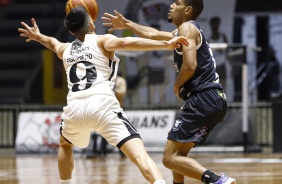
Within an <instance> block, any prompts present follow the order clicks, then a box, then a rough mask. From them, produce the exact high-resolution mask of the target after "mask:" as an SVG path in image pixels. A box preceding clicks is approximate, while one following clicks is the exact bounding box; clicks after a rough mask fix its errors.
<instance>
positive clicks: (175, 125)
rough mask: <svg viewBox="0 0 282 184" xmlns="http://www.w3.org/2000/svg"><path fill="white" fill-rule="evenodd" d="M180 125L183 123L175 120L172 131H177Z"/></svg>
mask: <svg viewBox="0 0 282 184" xmlns="http://www.w3.org/2000/svg"><path fill="white" fill-rule="evenodd" d="M182 123H183V121H182V120H181V119H177V120H176V121H175V123H174V125H173V128H172V130H173V131H177V130H178V129H179V128H180V127H181V125H182Z"/></svg>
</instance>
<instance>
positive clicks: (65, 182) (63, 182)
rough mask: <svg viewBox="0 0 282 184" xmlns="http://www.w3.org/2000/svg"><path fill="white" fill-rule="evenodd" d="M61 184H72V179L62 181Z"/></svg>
mask: <svg viewBox="0 0 282 184" xmlns="http://www.w3.org/2000/svg"><path fill="white" fill-rule="evenodd" d="M60 183H61V184H71V179H69V180H60Z"/></svg>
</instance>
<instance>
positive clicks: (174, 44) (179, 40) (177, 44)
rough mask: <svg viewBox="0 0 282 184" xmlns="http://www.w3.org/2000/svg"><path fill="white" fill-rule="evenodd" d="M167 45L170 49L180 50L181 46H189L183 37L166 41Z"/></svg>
mask: <svg viewBox="0 0 282 184" xmlns="http://www.w3.org/2000/svg"><path fill="white" fill-rule="evenodd" d="M168 44H169V45H171V49H175V48H180V47H181V45H184V46H187V47H188V46H189V43H188V40H187V39H186V38H185V37H184V36H175V37H173V38H172V39H171V40H169V41H168Z"/></svg>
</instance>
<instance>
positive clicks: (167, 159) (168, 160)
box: [162, 153, 174, 168]
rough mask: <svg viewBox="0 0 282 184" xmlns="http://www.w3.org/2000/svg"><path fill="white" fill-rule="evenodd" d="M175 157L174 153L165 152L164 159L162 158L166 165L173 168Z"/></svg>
mask: <svg viewBox="0 0 282 184" xmlns="http://www.w3.org/2000/svg"><path fill="white" fill-rule="evenodd" d="M173 159H174V157H173V156H172V155H169V154H167V153H164V155H163V159H162V162H163V165H164V166H165V167H166V168H171V167H172V165H173Z"/></svg>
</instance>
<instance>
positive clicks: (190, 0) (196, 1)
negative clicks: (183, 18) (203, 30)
mask: <svg viewBox="0 0 282 184" xmlns="http://www.w3.org/2000/svg"><path fill="white" fill-rule="evenodd" d="M184 2H185V4H186V5H187V6H192V8H193V12H192V17H191V19H193V20H196V19H197V18H198V16H199V15H200V14H201V13H202V11H203V9H204V2H203V0H185V1H184Z"/></svg>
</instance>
